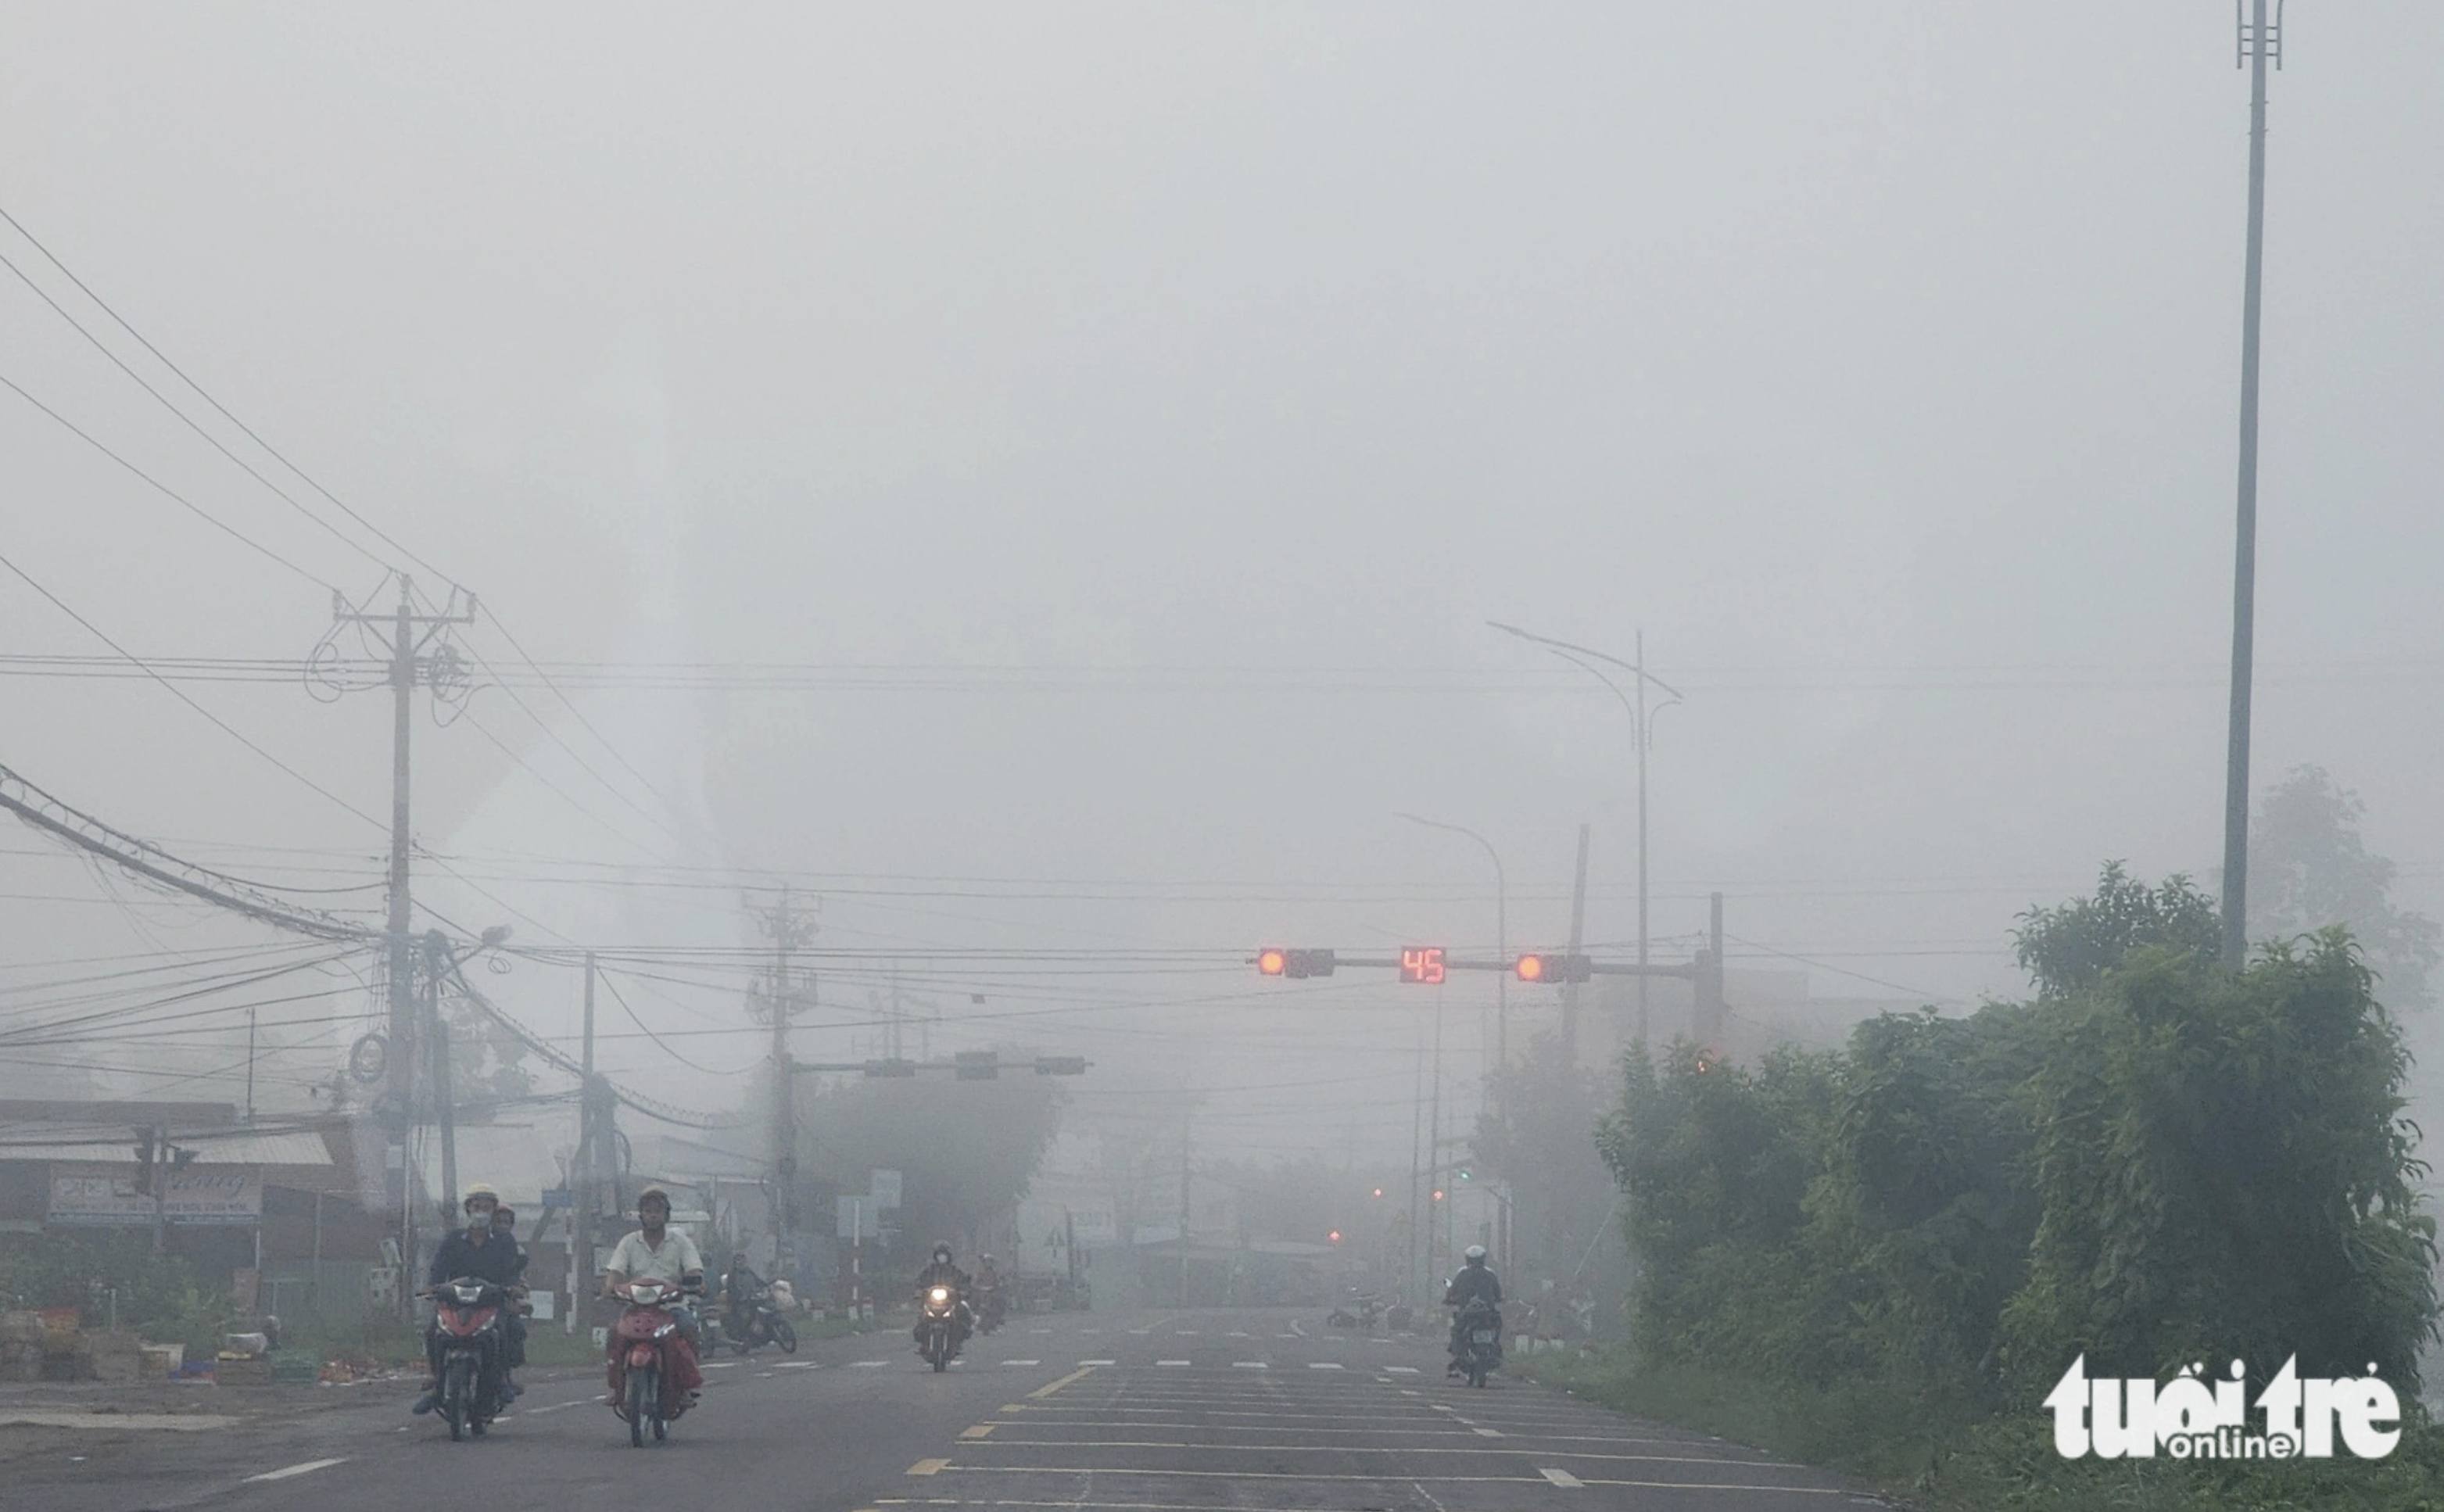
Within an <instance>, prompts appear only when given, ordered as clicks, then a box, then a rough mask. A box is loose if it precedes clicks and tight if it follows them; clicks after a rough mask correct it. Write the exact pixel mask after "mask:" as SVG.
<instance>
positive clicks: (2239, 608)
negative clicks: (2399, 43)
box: [2223, 0, 2283, 971]
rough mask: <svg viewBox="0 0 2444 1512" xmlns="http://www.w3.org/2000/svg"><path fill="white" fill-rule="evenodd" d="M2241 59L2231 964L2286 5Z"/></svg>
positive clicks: (2250, 24) (2227, 916) (2243, 889)
mask: <svg viewBox="0 0 2444 1512" xmlns="http://www.w3.org/2000/svg"><path fill="white" fill-rule="evenodd" d="M2249 7H2250V13H2249V19H2248V20H2247V21H2245V22H2242V23H2241V25H2240V37H2239V50H2238V53H2237V55H2236V57H2235V58H2234V62H2235V64H2237V63H2247V64H2248V65H2250V89H2249V249H2248V252H2247V255H2246V260H2245V262H2244V265H2243V271H2242V274H2241V296H2240V501H2239V507H2238V509H2237V511H2236V518H2235V521H2234V529H2233V544H2232V555H2231V573H2232V577H2231V743H2230V747H2229V748H2228V750H2227V751H2226V755H2225V765H2224V779H2223V784H2224V785H2223V964H2224V966H2225V967H2226V968H2228V969H2230V970H2233V971H2237V970H2239V969H2241V968H2242V967H2244V966H2245V965H2247V964H2248V960H2249V725H2250V709H2249V705H2250V684H2251V682H2252V681H2253V678H2254V662H2255V658H2256V655H2257V649H2256V638H2257V369H2258V345H2257V327H2258V314H2259V310H2260V306H2261V304H2262V299H2261V295H2262V291H2263V286H2264V282H2265V272H2266V65H2267V64H2268V62H2269V61H2270V62H2272V63H2273V65H2275V66H2276V67H2277V68H2280V67H2281V66H2283V9H2282V4H2281V0H2276V4H2275V9H2274V23H2273V25H2272V26H2270V27H2269V26H2268V25H2267V17H2266V0H2249Z"/></svg>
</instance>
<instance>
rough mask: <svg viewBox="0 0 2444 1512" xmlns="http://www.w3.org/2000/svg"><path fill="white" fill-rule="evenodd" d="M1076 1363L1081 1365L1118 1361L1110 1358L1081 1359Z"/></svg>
mask: <svg viewBox="0 0 2444 1512" xmlns="http://www.w3.org/2000/svg"><path fill="white" fill-rule="evenodd" d="M1078 1363H1079V1364H1081V1365H1118V1364H1119V1363H1120V1361H1119V1360H1111V1359H1082V1360H1080V1361H1079V1362H1078Z"/></svg>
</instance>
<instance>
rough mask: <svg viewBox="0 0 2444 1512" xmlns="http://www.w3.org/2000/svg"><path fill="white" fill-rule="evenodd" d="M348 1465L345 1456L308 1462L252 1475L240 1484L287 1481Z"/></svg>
mask: <svg viewBox="0 0 2444 1512" xmlns="http://www.w3.org/2000/svg"><path fill="white" fill-rule="evenodd" d="M347 1463H348V1461H347V1457H346V1456H345V1455H343V1456H341V1457H340V1458H339V1459H336V1460H307V1461H305V1463H303V1464H301V1465H289V1466H282V1467H281V1468H279V1469H277V1470H266V1471H264V1472H263V1473H262V1474H261V1475H250V1476H248V1477H247V1478H246V1479H245V1480H244V1481H241V1482H239V1483H238V1484H241V1485H252V1484H254V1483H255V1482H257V1481H285V1480H287V1479H288V1478H289V1477H290V1476H292V1475H311V1474H312V1473H313V1472H315V1471H316V1470H327V1469H329V1468H330V1467H331V1466H334V1465H345V1464H347Z"/></svg>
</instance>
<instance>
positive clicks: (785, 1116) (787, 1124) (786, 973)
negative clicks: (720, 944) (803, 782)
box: [749, 882, 821, 1274]
mask: <svg viewBox="0 0 2444 1512" xmlns="http://www.w3.org/2000/svg"><path fill="white" fill-rule="evenodd" d="M749 908H750V912H752V913H754V915H755V923H756V927H757V928H758V929H759V930H761V931H763V934H764V937H765V938H766V939H767V940H769V941H770V942H771V944H772V968H771V979H770V981H769V982H768V983H767V984H766V985H765V987H764V990H763V992H762V993H761V995H760V1013H761V1014H762V1015H764V1016H767V1017H768V1018H769V1020H770V1024H771V1029H772V1216H771V1223H770V1231H771V1235H772V1264H773V1269H774V1272H775V1274H786V1268H785V1261H786V1259H787V1253H788V1236H789V1235H790V1233H791V1232H793V1229H794V1224H793V1220H794V1218H795V1216H796V1215H795V1213H794V1212H793V1211H792V1209H793V1208H794V1207H795V1204H796V1198H797V1184H798V1119H797V1089H796V1081H797V1075H796V1072H795V1071H794V1070H793V1069H792V1068H791V1066H790V1063H789V1019H790V1016H791V1015H792V1014H794V1013H796V1012H797V1009H798V984H797V982H796V981H795V979H794V978H793V977H792V976H791V974H790V968H789V955H790V952H791V951H793V950H797V949H799V948H800V947H803V946H805V945H806V944H807V943H809V942H810V941H812V940H813V939H814V937H815V935H816V933H817V931H819V930H820V928H821V926H819V925H818V924H816V922H815V921H814V919H813V918H812V917H810V916H807V915H806V914H802V913H799V912H798V911H797V909H796V908H795V906H794V905H793V904H792V902H791V900H790V896H789V885H788V884H787V882H784V883H782V884H781V900H780V902H779V903H778V904H776V905H774V906H773V907H771V908H768V909H756V908H754V906H753V905H752V904H750V905H749ZM749 1011H750V1013H755V1012H758V1011H759V1008H758V1004H757V1000H756V999H753V998H750V1004H749Z"/></svg>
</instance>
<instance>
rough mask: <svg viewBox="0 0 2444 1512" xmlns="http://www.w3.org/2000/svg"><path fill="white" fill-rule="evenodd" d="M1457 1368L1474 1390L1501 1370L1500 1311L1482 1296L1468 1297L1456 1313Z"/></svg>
mask: <svg viewBox="0 0 2444 1512" xmlns="http://www.w3.org/2000/svg"><path fill="white" fill-rule="evenodd" d="M1459 1365H1460V1369H1461V1371H1462V1372H1463V1373H1465V1374H1467V1376H1468V1384H1469V1385H1471V1386H1476V1387H1482V1386H1483V1385H1484V1384H1485V1378H1486V1376H1487V1375H1489V1374H1492V1373H1493V1372H1494V1371H1497V1370H1500V1369H1501V1368H1502V1309H1501V1308H1499V1307H1496V1306H1494V1305H1493V1304H1492V1303H1491V1302H1489V1301H1487V1300H1485V1299H1484V1298H1482V1297H1472V1298H1470V1299H1469V1300H1468V1304H1467V1305H1466V1306H1464V1307H1462V1308H1461V1309H1460V1310H1459Z"/></svg>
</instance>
